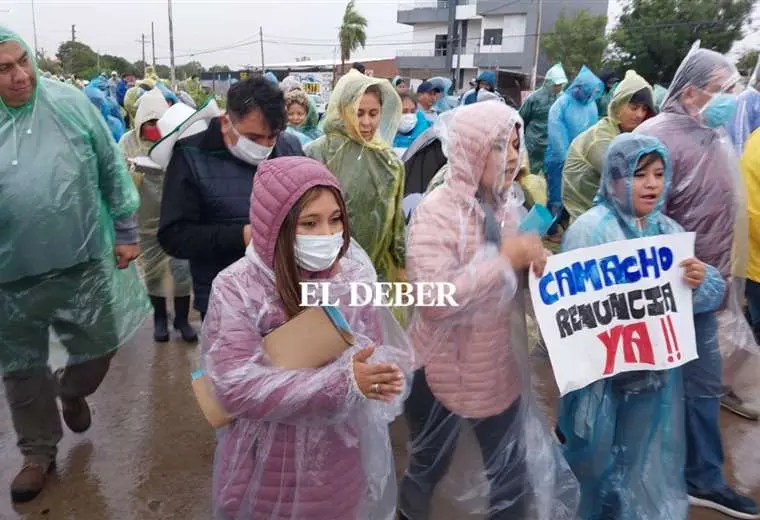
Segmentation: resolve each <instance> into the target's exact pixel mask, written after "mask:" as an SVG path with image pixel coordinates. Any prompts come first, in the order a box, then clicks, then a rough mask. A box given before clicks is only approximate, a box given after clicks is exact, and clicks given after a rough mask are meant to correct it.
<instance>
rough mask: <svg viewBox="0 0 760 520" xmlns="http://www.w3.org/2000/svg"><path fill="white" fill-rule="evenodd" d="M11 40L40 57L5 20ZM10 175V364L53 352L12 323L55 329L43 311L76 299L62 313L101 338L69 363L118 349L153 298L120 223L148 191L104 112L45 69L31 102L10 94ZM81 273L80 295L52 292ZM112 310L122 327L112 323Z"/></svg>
mask: <svg viewBox="0 0 760 520" xmlns="http://www.w3.org/2000/svg"><path fill="white" fill-rule="evenodd" d="M7 41H13V42H17V43H18V44H20V45H21V46H22V47H24V48H25V49H26V52H27V53H28V55H29V57H30V59H33V58H32V57H33V56H34V53H33V52H32V50H31V49H30V47H29V46H28V45H27V44H26V43H25V42H24V41H23V40H22V39H21V37H20V36H18V35H17V34H15V33H13V32H11V31H10V30H8V29H6V28H3V27H1V26H0V42H7ZM34 67H35V72H36V70H37V69H36V64H35V65H34ZM0 179H2V181H0V183H1V184H2V190H0V223H2V224H1V225H0V228H1V229H2V233H0V307H2V309H4V311H3V313H2V317H0V340H1V341H2V345H3V347H2V349H1V350H0V365H2V367H1V368H2V370H3V371H7V372H11V371H16V370H25V369H32V368H33V369H38V368H40V367H44V366H47V355H45V356H43V357H38V356H36V355H34V353H33V352H32V351H31V349H30V346H29V345H28V344H27V343H26V342H24V341H21V340H20V339H19V338H18V337H16V336H15V334H14V333H13V331H12V330H11V328H10V326H9V325H8V323H7V322H6V321H5V319H8V318H9V317H12V318H13V319H14V321H16V320H18V319H19V317H27V318H25V325H26V326H27V327H28V328H39V329H41V330H44V331H47V330H48V328H49V327H50V325H51V323H50V321H49V319H50V317H49V316H47V315H45V314H44V311H42V309H44V308H49V306H50V305H58V304H56V303H55V302H59V301H61V300H63V301H65V302H68V303H65V304H61V307H60V308H59V309H58V311H59V312H66V313H69V314H71V315H75V316H77V319H78V321H79V323H80V324H82V325H88V326H89V325H92V329H91V330H90V333H92V334H93V337H92V338H91V339H92V341H89V342H87V347H84V346H81V345H80V346H79V347H78V348H77V349H76V356H72V357H71V358H70V359H69V363H77V362H84V361H88V360H90V359H95V358H99V357H102V356H103V355H105V354H107V353H109V352H112V351H114V350H115V349H117V348H118V347H119V346H120V345H122V344H123V343H124V342H125V341H126V340H127V339H129V338H130V337H131V336H132V334H133V333H134V332H135V331H136V330H137V329H138V328H139V327H140V326H141V325H142V323H143V321H144V319H145V318H146V317H147V316H148V315H149V312H150V304H149V302H148V300H147V298H146V297H145V291H144V289H143V287H142V283H141V282H140V279H139V276H138V274H137V270H136V268H135V267H134V264H133V265H131V266H130V267H129V268H127V269H124V270H119V269H117V268H116V262H115V258H114V219H120V218H123V217H127V216H129V215H132V214H133V213H134V212H135V211H136V210H137V206H138V204H139V197H138V194H137V189H136V188H135V186H134V183H133V182H132V179H131V178H130V176H129V173H128V171H127V168H126V166H125V164H124V160H123V159H122V157H121V153H120V152H119V148H118V146H117V145H116V143H115V142H114V141H113V139H112V137H111V135H110V131H109V129H108V127H107V126H106V124H105V122H104V121H103V118H102V116H101V113H100V112H99V111H98V110H97V109H96V108H95V107H94V106H93V105H92V104H91V103H90V102H89V101H88V100H87V97H85V96H84V95H83V94H82V93H81V92H80V91H78V90H77V89H75V88H73V87H71V86H69V85H65V84H63V83H59V82H55V81H51V80H46V79H44V78H41V77H40V76H39V73H38V72H37V86H36V89H35V92H34V95H33V97H32V99H31V100H30V101H29V102H28V103H27V104H26V105H24V106H22V107H20V108H10V107H8V106H6V105H5V104H4V103H3V102H2V100H0ZM71 272H76V273H77V274H78V276H76V275H74V274H72V275H71V276H68V279H69V280H71V281H72V283H71V284H70V287H69V289H68V290H71V291H75V292H74V293H73V294H69V293H68V292H67V293H65V294H59V293H56V292H52V291H51V289H50V288H49V287H52V288H54V287H57V286H62V284H59V283H58V282H54V281H53V280H59V281H60V280H61V279H62V278H63V277H64V276H66V275H68V273H71ZM56 275H58V276H56ZM46 283H47V285H46ZM106 313H110V314H111V315H112V316H113V323H110V322H108V325H106V322H107V320H105V319H104V316H107V314H106ZM96 329H97V330H96ZM6 334H10V335H9V336H7V335H6ZM67 346H68V345H67Z"/></svg>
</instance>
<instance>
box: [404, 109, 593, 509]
mask: <svg viewBox="0 0 760 520" xmlns="http://www.w3.org/2000/svg"><path fill="white" fill-rule="evenodd" d="M437 124H438V125H439V128H440V126H441V125H444V126H445V127H446V131H445V132H444V135H442V138H443V142H444V150H445V152H446V154H447V156H448V160H449V162H448V166H449V173H448V175H446V176H445V179H444V181H443V184H442V185H440V186H439V187H437V188H436V189H434V190H433V191H431V192H430V193H429V194H428V195H426V196H425V198H424V199H423V200H422V202H421V203H420V205H419V206H418V207H417V209H416V210H415V212H414V214H413V215H412V220H411V223H410V228H409V235H408V240H409V247H408V250H407V254H408V257H407V273H408V275H409V279H410V281H413V282H416V283H426V282H427V283H431V282H432V283H439V284H440V283H449V284H452V286H453V288H454V289H453V291H452V293H453V297H454V301H455V303H456V304H457V305H456V306H454V305H452V304H450V303H446V301H445V300H441V301H442V303H444V304H443V305H440V306H435V307H433V306H431V307H421V306H418V307H416V308H415V311H414V316H413V318H412V323H411V326H410V329H409V333H410V338H411V339H412V342H413V344H414V347H415V350H416V354H417V366H418V370H417V371H416V372H415V378H414V382H413V387H412V391H411V394H410V397H409V399H408V400H407V402H406V405H405V412H404V415H405V418H406V423H407V426H408V428H409V431H410V445H409V453H410V457H411V458H410V462H409V464H408V466H407V468H406V471H405V474H404V480H403V482H402V484H401V487H400V489H401V491H400V505H399V509H400V511H401V512H402V513H404V514H405V515H406V516H407V517H409V518H411V519H415V520H417V519H426V518H431V519H432V518H441V517H444V515H446V517H451V518H462V519H464V518H470V517H472V515H485V516H486V518H489V519H496V518H530V519H537V520H561V519H568V520H569V519H575V518H576V508H577V505H578V484H577V481H576V480H575V478H574V477H573V475H572V472H571V471H570V469H569V467H568V466H567V463H566V462H565V461H564V459H563V458H562V456H561V453H560V449H559V446H558V445H557V443H556V441H555V440H554V438H553V437H552V434H551V432H550V428H549V427H548V425H547V423H546V419H545V417H544V415H543V414H542V412H541V411H540V410H539V408H538V406H537V404H536V398H535V395H534V393H533V390H532V374H531V365H530V361H529V357H528V338H527V327H526V321H525V299H526V297H527V291H525V289H524V287H525V282H526V280H527V273H526V272H515V271H514V270H513V269H512V267H511V265H510V263H509V261H508V260H506V259H505V257H504V256H502V254H501V253H500V246H499V242H500V241H501V237H513V236H515V235H516V233H517V226H518V222H519V216H518V215H519V213H520V212H522V200H521V199H520V198H519V197H518V196H517V194H518V193H519V190H515V189H513V188H514V187H513V186H512V185H511V181H512V180H513V179H514V178H515V177H516V175H517V172H518V170H519V167H520V163H519V159H518V158H517V157H515V158H512V159H510V160H509V161H508V159H507V158H508V155H509V154H508V151H507V143H508V142H509V140H510V139H511V138H512V137H513V135H514V132H517V133H518V135H519V138H520V140H521V141H522V138H523V135H522V131H521V129H519V127H521V125H522V121H521V119H520V117H519V115H518V113H517V112H516V111H515V110H513V109H511V108H510V107H508V106H507V105H506V104H504V103H501V102H498V101H486V102H483V103H475V104H472V105H469V106H464V107H459V108H457V109H456V110H454V111H452V112H450V113H447V114H443V115H442V116H441V117H440V118H439V120H438V123H437ZM508 165H509V168H508ZM484 178H491V179H492V181H493V183H494V186H496V187H497V188H486V187H483V188H481V181H482V180H483V179H484ZM505 187H506V188H505ZM485 200H492V203H490V204H489V203H485V202H484V201H485ZM442 287H443V286H436V288H435V289H433V293H432V294H433V296H434V297H435V298H440V297H441V296H442V292H443V288H442ZM475 518H482V516H475Z"/></svg>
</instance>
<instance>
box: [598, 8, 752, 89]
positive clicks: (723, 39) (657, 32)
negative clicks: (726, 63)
mask: <svg viewBox="0 0 760 520" xmlns="http://www.w3.org/2000/svg"><path fill="white" fill-rule="evenodd" d="M752 4H753V0H630V2H629V3H628V4H627V5H626V6H625V8H624V10H623V14H622V16H621V17H620V21H619V22H618V25H617V27H616V28H615V29H614V31H613V32H612V35H611V39H612V42H613V44H614V48H615V52H616V54H617V56H618V58H619V59H620V61H621V63H622V65H623V66H624V67H626V68H631V69H635V70H636V71H637V72H638V73H639V74H641V75H642V76H644V77H645V78H647V79H648V80H649V82H650V83H661V84H663V85H667V84H669V83H670V81H671V80H672V79H673V76H674V75H675V73H676V70H678V65H679V64H680V63H681V61H682V60H683V58H684V57H685V56H686V54H687V53H688V52H689V49H690V48H691V45H692V44H693V43H694V41H695V40H697V39H699V40H701V45H700V46H701V47H702V48H705V49H712V50H714V51H717V52H720V53H726V52H728V51H729V50H730V49H731V46H732V45H733V43H734V42H735V41H737V40H739V39H741V38H742V37H743V29H744V26H745V24H746V23H748V22H749V20H750V12H751V11H752Z"/></svg>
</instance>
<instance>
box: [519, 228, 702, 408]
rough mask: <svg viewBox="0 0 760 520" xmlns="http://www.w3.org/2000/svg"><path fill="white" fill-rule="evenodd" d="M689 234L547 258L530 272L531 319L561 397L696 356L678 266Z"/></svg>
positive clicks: (686, 253)
mask: <svg viewBox="0 0 760 520" xmlns="http://www.w3.org/2000/svg"><path fill="white" fill-rule="evenodd" d="M693 256H694V233H678V234H675V235H661V236H656V237H648V238H639V239H635V240H624V241H620V242H610V243H608V244H604V245H601V246H595V247H588V248H584V249H576V250H573V251H568V252H567V253H562V254H559V255H555V256H552V257H550V258H549V260H548V262H547V264H546V269H545V270H544V274H543V276H541V277H540V278H537V277H536V276H535V275H534V274H533V273H532V272H531V274H530V293H531V299H532V300H533V308H534V310H535V313H536V320H537V321H538V325H539V327H540V329H541V334H542V335H543V338H544V341H545V343H546V347H547V349H548V351H549V357H550V359H551V363H552V368H553V370H554V377H555V379H556V381H557V386H558V387H559V391H560V393H561V394H562V395H565V394H566V393H568V392H571V391H573V390H577V389H579V388H583V387H585V386H587V385H589V384H591V383H593V382H594V381H598V380H600V379H604V378H607V377H611V376H614V375H615V374H619V373H621V372H631V371H634V370H666V369H669V368H674V367H677V366H680V365H683V364H684V363H686V362H688V361H691V360H693V359H696V358H697V348H696V340H695V335H694V318H693V315H692V290H691V289H690V288H689V287H688V286H687V285H686V283H685V282H684V281H683V272H684V271H683V268H681V267H679V264H680V263H681V262H682V261H683V260H686V259H687V258H691V257H693Z"/></svg>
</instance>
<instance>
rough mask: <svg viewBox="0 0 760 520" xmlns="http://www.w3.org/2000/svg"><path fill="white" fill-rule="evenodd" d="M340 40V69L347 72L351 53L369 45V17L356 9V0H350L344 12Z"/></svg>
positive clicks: (339, 34)
mask: <svg viewBox="0 0 760 520" xmlns="http://www.w3.org/2000/svg"><path fill="white" fill-rule="evenodd" d="M338 39H339V40H340V70H341V73H345V72H346V62H347V61H348V60H350V59H351V53H352V52H354V51H356V50H357V49H359V47H361V48H362V49H363V48H364V47H365V46H366V45H367V19H366V18H364V17H363V16H362V15H361V14H359V12H358V11H357V10H356V5H355V0H348V3H347V4H346V11H345V12H344V13H343V24H342V25H341V26H340V32H339V33H338Z"/></svg>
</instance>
